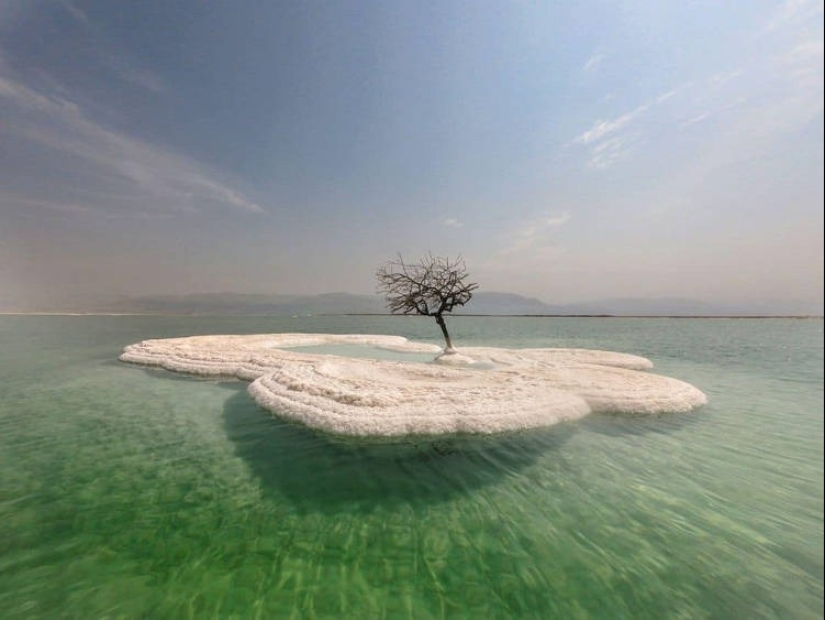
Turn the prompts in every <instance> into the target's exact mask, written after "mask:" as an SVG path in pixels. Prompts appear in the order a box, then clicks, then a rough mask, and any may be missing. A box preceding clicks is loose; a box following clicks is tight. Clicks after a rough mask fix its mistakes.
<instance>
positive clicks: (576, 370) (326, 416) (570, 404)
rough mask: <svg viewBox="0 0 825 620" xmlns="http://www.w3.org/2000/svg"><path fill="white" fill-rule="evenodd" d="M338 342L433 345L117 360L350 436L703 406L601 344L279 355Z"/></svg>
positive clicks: (206, 349)
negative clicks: (215, 383)
mask: <svg viewBox="0 0 825 620" xmlns="http://www.w3.org/2000/svg"><path fill="white" fill-rule="evenodd" d="M339 344H350V345H352V344H355V345H365V346H370V347H377V348H383V349H391V350H394V351H402V352H411V353H427V352H431V353H441V351H442V350H441V348H440V347H438V346H435V345H430V344H423V343H415V342H410V341H408V340H407V339H405V338H401V337H399V336H382V335H381V336H379V335H338V334H260V335H251V336H193V337H189V338H168V339H159V340H144V341H143V342H139V343H137V344H133V345H130V346H128V347H126V348H125V349H124V352H123V354H122V355H121V356H120V359H121V360H123V361H125V362H132V363H136V364H142V365H147V366H158V367H161V368H165V369H167V370H172V371H175V372H184V373H189V374H194V375H199V376H204V377H237V378H239V379H243V380H246V381H251V382H252V383H251V385H250V386H249V393H250V394H251V396H252V397H253V398H254V399H255V401H256V402H257V403H258V404H259V405H261V406H262V407H264V408H266V409H268V410H269V411H271V412H272V413H274V414H276V415H278V416H281V417H283V418H287V419H290V420H294V421H297V422H300V423H303V424H306V425H307V426H311V427H313V428H318V429H321V430H324V431H327V432H330V433H335V434H342V435H355V436H368V435H375V436H400V435H436V434H445V433H497V432H503V431H511V430H520V429H528V428H536V427H542V426H550V425H553V424H557V423H558V422H561V421H564V420H572V419H576V418H580V417H582V416H585V415H587V414H588V413H591V412H610V413H628V414H656V413H665V412H687V411H690V410H692V409H695V408H696V407H699V406H701V405H703V404H704V403H705V402H706V401H707V399H706V397H705V395H704V394H703V393H702V392H701V391H699V390H698V389H696V388H695V387H693V386H692V385H690V384H688V383H685V382H683V381H679V380H677V379H672V378H670V377H664V376H661V375H657V374H653V373H650V372H645V371H647V370H650V369H651V368H652V367H653V364H652V363H651V362H650V360H647V359H645V358H643V357H639V356H636V355H629V354H626V353H616V352H611V351H595V350H587V349H552V348H544V349H502V348H491V347H466V348H462V349H461V350H460V352H458V353H453V354H443V355H440V356H439V357H437V358H436V359H435V360H434V362H436V363H421V362H419V363H416V362H402V361H388V360H372V359H356V358H348V357H341V356H336V355H322V354H314V353H305V352H298V351H290V350H289V348H291V347H305V346H315V345H339Z"/></svg>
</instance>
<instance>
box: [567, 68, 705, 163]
mask: <svg viewBox="0 0 825 620" xmlns="http://www.w3.org/2000/svg"><path fill="white" fill-rule="evenodd" d="M689 86H690V84H683V85H682V86H680V87H679V88H674V89H671V90H668V91H666V92H664V93H662V94H661V95H658V96H657V97H656V98H655V99H652V100H650V101H647V102H645V103H643V104H641V105H639V106H637V107H636V108H634V109H633V110H631V111H630V112H626V113H625V114H622V115H621V116H618V117H616V118H614V119H610V120H598V121H596V122H595V123H594V124H593V125H592V126H591V127H590V128H589V129H587V130H586V131H584V132H582V133H581V134H579V135H578V136H576V138H575V139H574V140H573V142H574V143H577V144H581V145H584V146H586V147H588V148H590V160H589V161H588V166H590V167H592V168H599V169H604V168H609V167H610V166H612V165H613V164H615V163H617V162H619V161H622V160H623V159H627V158H628V157H629V155H630V153H631V150H632V145H633V144H635V143H637V142H638V141H639V138H640V136H641V134H640V132H639V131H636V132H634V133H633V134H621V133H620V132H622V131H625V130H627V128H628V127H629V126H630V125H631V124H632V123H633V122H634V121H636V120H637V119H638V118H640V117H642V116H643V115H644V114H646V113H647V112H648V111H649V110H650V109H651V108H653V107H655V106H659V105H661V104H663V103H664V102H665V101H668V100H669V99H671V98H672V97H675V96H676V95H677V94H678V93H679V92H680V91H681V90H683V89H685V88H687V87H689ZM616 134H619V135H616Z"/></svg>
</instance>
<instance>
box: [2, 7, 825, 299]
mask: <svg viewBox="0 0 825 620" xmlns="http://www.w3.org/2000/svg"><path fill="white" fill-rule="evenodd" d="M822 202H823V9H822V3H821V2H814V1H806V0H788V1H785V2H764V1H753V2H731V3H726V2H718V1H716V0H713V1H707V2H703V1H694V2H661V1H659V0H655V1H650V2H645V1H643V0H642V1H634V2H621V1H611V2H607V1H604V2H597V1H588V2H575V3H572V2H571V3H555V2H545V3H534V2H526V1H513V2H503V1H502V2H479V1H475V2H456V1H451V0H440V1H438V2H426V1H423V0H416V1H412V2H386V1H385V2H338V3H331V2H312V1H302V2H252V1H247V0H236V1H233V2H210V3H203V2H190V1H187V0H184V1H180V2H168V1H166V0H164V1H151V0H147V1H142V2H131V3H112V2H104V1H97V2H83V1H81V0H52V1H45V0H10V1H9V0H7V1H6V2H4V3H1V4H0V307H3V306H4V305H6V306H9V305H15V304H18V305H19V304H23V303H34V302H38V303H41V302H49V301H51V300H54V301H58V300H61V299H64V298H68V297H78V296H85V295H109V294H112V295H119V294H130V293H131V294H136V295H143V294H166V293H190V292H221V291H237V292H266V293H301V294H303V293H320V292H331V291H348V292H353V293H371V292H373V291H374V290H375V279H374V272H375V269H376V267H378V266H379V265H380V264H381V263H382V262H384V261H386V260H388V259H390V258H393V257H394V256H395V255H396V254H397V253H399V252H400V253H402V254H403V255H404V257H405V258H407V259H411V258H416V257H419V256H421V255H424V254H426V253H427V252H432V253H435V254H447V255H456V254H461V255H462V256H463V257H464V259H465V261H466V263H467V266H468V269H469V270H470V273H471V274H472V276H473V277H474V279H475V280H476V281H478V282H479V283H480V285H481V290H488V291H505V292H513V293H520V294H524V295H529V296H535V297H538V298H540V299H542V300H544V301H547V302H550V303H565V302H575V301H587V300H593V299H600V298H611V297H638V298H655V297H686V298H693V299H701V300H709V301H720V302H732V303H736V304H748V303H751V302H761V301H767V300H783V299H793V300H799V301H801V302H814V301H818V302H821V299H822V297H823V216H822Z"/></svg>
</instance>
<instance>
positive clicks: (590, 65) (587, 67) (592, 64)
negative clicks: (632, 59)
mask: <svg viewBox="0 0 825 620" xmlns="http://www.w3.org/2000/svg"><path fill="white" fill-rule="evenodd" d="M605 58H607V54H604V53H603V52H596V53H595V54H593V55H592V56H591V57H590V58H588V59H587V62H585V63H584V66H583V67H582V70H583V71H595V70H596V69H598V68H599V65H601V64H602V61H603V60H604V59H605Z"/></svg>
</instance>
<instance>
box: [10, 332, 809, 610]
mask: <svg viewBox="0 0 825 620" xmlns="http://www.w3.org/2000/svg"><path fill="white" fill-rule="evenodd" d="M450 327H451V329H452V331H453V332H454V334H453V335H454V340H455V342H456V344H457V345H458V346H459V347H460V346H461V345H462V344H465V345H467V346H469V345H484V346H486V345H490V346H511V347H535V346H545V347H546V346H549V347H583V348H597V349H608V350H616V351H622V352H627V353H634V354H638V355H642V356H645V357H648V358H650V359H651V360H652V361H653V362H654V364H655V365H656V370H657V371H658V372H661V373H662V374H665V375H669V376H672V377H676V378H678V379H682V380H685V381H688V382H690V383H692V384H694V385H696V386H697V387H699V388H700V389H701V390H703V391H704V392H705V393H706V394H707V395H708V397H709V404H708V405H706V406H705V407H703V408H701V409H699V410H698V411H696V412H694V413H691V414H678V415H662V416H656V417H633V416H608V415H602V416H594V415H591V416H589V417H586V418H584V419H582V420H579V421H577V422H571V423H565V424H562V425H559V426H556V427H553V428H549V429H545V430H540V431H531V432H529V433H520V434H512V435H507V436H500V437H486V438H481V437H451V438H442V439H439V440H430V441H427V440H417V441H401V442H395V443H370V442H365V441H355V440H344V439H336V438H332V437H328V436H325V435H323V434H320V433H318V432H314V431H310V430H307V429H305V428H303V427H300V426H296V425H293V424H288V423H284V422H281V421H279V420H278V419H275V418H273V417H271V416H270V415H269V414H268V413H267V412H265V411H263V410H261V409H259V408H258V407H257V406H256V405H255V404H254V403H253V402H252V401H251V399H250V398H249V397H248V396H247V394H246V392H245V387H246V385H245V384H243V383H240V382H217V381H204V380H197V379H192V378H188V377H182V376H178V375H174V374H171V373H168V372H164V371H156V370H144V369H142V368H139V367H135V366H131V365H126V364H123V363H120V362H118V361H117V356H118V354H119V353H120V351H121V349H122V348H123V347H124V346H125V345H128V344H131V343H133V342H137V341H139V340H143V339H146V338H158V337H177V336H189V335H196V334H222V333H223V334H228V333H238V334H241V333H266V332H324V333H379V334H396V335H402V336H406V337H408V338H411V339H415V340H423V341H428V342H434V343H438V342H439V341H438V335H439V334H438V328H437V326H436V325H435V324H434V323H432V322H430V321H426V320H422V319H405V318H395V317H316V318H313V317H305V318H271V317H270V318H264V317H259V318H247V317H244V318H216V317H15V316H4V317H0V377H2V382H0V617H2V618H58V617H61V618H104V617H106V618H187V617H193V618H204V617H205V618H212V617H214V618H230V617H236V618H256V617H257V618H416V619H418V618H610V619H616V618H691V619H693V618H720V619H721V618H821V617H822V610H823V423H822V420H823V415H822V405H823V347H822V345H823V323H822V320H818V319H807V320H725V319H714V320H693V319H690V320H688V319H681V320H666V319H572V318H558V319H551V318H475V317H473V318H471V317H460V318H454V319H452V320H451V322H450ZM316 350H322V351H323V349H322V348H319V349H316ZM328 352H330V353H336V354H346V355H372V354H375V351H374V350H368V349H365V348H358V347H350V348H347V349H346V350H343V349H341V348H330V349H329V351H328ZM380 355H386V356H389V357H390V358H392V359H397V358H398V356H399V355H403V354H398V353H392V352H383V353H381V354H380ZM393 356H395V357H393ZM425 357H426V356H425ZM416 359H422V358H421V356H418V357H417V358H416Z"/></svg>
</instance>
